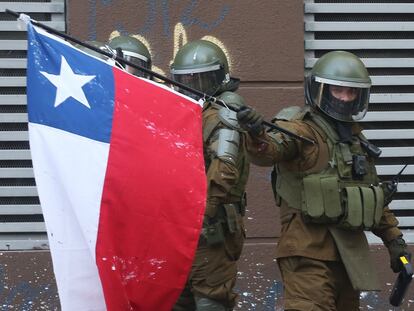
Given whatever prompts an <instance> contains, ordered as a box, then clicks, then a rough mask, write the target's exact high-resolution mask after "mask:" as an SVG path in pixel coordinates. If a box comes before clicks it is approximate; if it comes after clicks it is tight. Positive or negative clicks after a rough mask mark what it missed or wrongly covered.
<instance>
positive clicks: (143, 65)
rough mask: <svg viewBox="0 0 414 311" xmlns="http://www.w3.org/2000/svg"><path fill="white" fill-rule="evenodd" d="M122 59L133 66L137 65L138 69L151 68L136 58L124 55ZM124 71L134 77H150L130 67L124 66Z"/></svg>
mask: <svg viewBox="0 0 414 311" xmlns="http://www.w3.org/2000/svg"><path fill="white" fill-rule="evenodd" d="M124 58H125V59H126V60H127V61H130V62H131V63H133V64H135V65H138V66H140V67H144V68H146V69H150V67H151V65H150V64H149V63H148V62H146V61H144V60H142V59H139V58H137V57H133V56H130V55H124ZM124 69H125V71H127V72H129V73H130V74H133V75H134V76H137V77H141V78H147V79H150V77H151V76H150V75H149V74H147V73H145V72H143V71H142V70H139V69H136V68H134V67H132V66H129V65H126V64H125V66H124Z"/></svg>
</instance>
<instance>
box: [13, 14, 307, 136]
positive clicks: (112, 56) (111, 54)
mask: <svg viewBox="0 0 414 311" xmlns="http://www.w3.org/2000/svg"><path fill="white" fill-rule="evenodd" d="M5 12H6V13H7V14H10V15H13V16H14V17H16V18H17V19H21V20H24V21H27V20H29V21H30V22H31V23H32V24H33V25H35V26H37V27H39V28H42V29H44V30H46V31H48V32H50V33H52V34H54V35H57V36H59V37H61V38H64V39H65V40H69V41H71V42H75V43H77V44H79V45H81V46H84V47H86V48H88V49H90V50H92V51H95V52H97V53H100V54H102V55H105V56H106V57H108V58H110V59H113V60H115V61H116V62H119V63H121V64H126V65H128V66H131V67H133V68H135V69H137V70H140V71H142V72H144V73H146V74H148V75H149V76H152V77H155V78H157V79H160V80H162V81H164V82H166V83H169V84H171V85H174V86H175V87H178V88H180V89H183V90H185V91H188V92H190V93H192V94H194V95H196V96H198V97H200V98H202V99H204V100H207V101H210V102H213V103H216V104H218V105H220V106H222V107H226V108H228V109H230V110H233V111H235V112H239V111H240V109H241V108H238V107H234V106H232V105H229V104H226V103H225V102H224V101H222V100H220V99H217V98H216V97H214V96H211V95H208V94H205V93H203V92H201V91H199V90H196V89H193V88H191V87H189V86H187V85H185V84H182V83H180V82H177V81H175V80H172V79H169V78H167V77H165V76H163V75H161V74H159V73H157V72H155V71H152V70H150V69H147V68H145V67H142V66H140V65H137V64H134V63H133V62H130V61H128V60H127V59H125V58H123V57H122V56H121V55H118V54H117V53H115V52H111V51H109V52H107V51H104V50H101V49H100V48H98V47H96V46H93V45H91V44H88V43H85V42H82V41H80V40H78V39H76V38H74V37H72V36H69V35H67V34H65V33H63V32H60V31H58V30H56V29H54V28H52V27H49V26H47V25H45V24H42V23H40V22H38V21H36V20H34V19H32V18H30V16H28V15H25V14H19V13H17V12H15V11H12V10H9V9H6V10H5ZM262 123H263V125H265V126H267V127H269V128H271V129H273V130H276V131H279V132H281V133H283V134H286V135H288V136H290V137H292V138H295V139H298V140H301V141H303V142H305V143H309V144H315V142H314V141H313V140H311V139H309V138H307V137H304V136H301V135H298V134H295V133H293V132H291V131H289V130H287V129H284V128H281V127H279V126H277V125H275V124H273V123H270V122H267V121H262Z"/></svg>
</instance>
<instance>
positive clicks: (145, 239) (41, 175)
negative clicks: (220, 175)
mask: <svg viewBox="0 0 414 311" xmlns="http://www.w3.org/2000/svg"><path fill="white" fill-rule="evenodd" d="M28 43H29V48H28V67H27V70H28V72H27V76H28V82H27V98H28V115H29V137H30V148H31V152H32V159H33V168H34V173H35V178H36V184H37V189H38V193H39V198H40V202H41V206H42V209H43V214H44V218H45V222H46V227H47V232H48V238H49V243H50V249H51V254H52V260H53V268H54V272H55V276H56V282H57V286H58V291H59V297H60V301H61V306H62V310H68V311H74V310H76V311H82V310H88V311H90V310H114V311H122V310H148V311H162V310H168V311H169V310H171V308H172V306H173V305H174V303H175V301H176V299H177V298H178V296H179V294H180V292H181V290H182V288H183V287H184V284H185V281H186V279H187V276H188V273H189V271H190V269H191V263H192V259H193V256H194V253H195V249H196V247H197V242H198V238H199V235H200V230H201V225H202V219H203V213H204V209H205V201H206V177H205V171H204V160H203V144H202V130H201V124H202V120H201V112H202V107H201V105H200V103H198V102H196V101H194V100H192V99H191V98H188V97H186V96H183V95H180V94H179V93H177V92H175V91H174V90H171V89H169V88H167V87H165V86H163V85H160V84H157V83H155V82H152V81H149V80H146V79H141V78H137V77H135V76H132V75H130V74H128V73H126V72H124V71H122V70H121V69H119V68H117V67H114V66H113V65H112V64H111V63H110V62H106V61H104V60H101V59H98V58H96V57H94V56H90V55H88V54H86V53H84V52H82V51H80V50H78V49H76V48H74V47H73V46H71V45H70V44H68V43H67V42H65V41H63V40H62V39H60V38H58V37H56V36H53V35H51V34H48V33H47V32H45V31H43V30H41V29H40V28H37V27H35V26H33V25H31V24H30V23H29V24H28Z"/></svg>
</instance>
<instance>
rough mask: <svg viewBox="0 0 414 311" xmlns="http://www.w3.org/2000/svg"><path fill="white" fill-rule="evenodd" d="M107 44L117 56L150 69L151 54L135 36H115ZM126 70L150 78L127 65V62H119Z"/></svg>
mask: <svg viewBox="0 0 414 311" xmlns="http://www.w3.org/2000/svg"><path fill="white" fill-rule="evenodd" d="M108 46H109V47H110V48H112V49H113V50H114V51H115V52H116V53H117V55H118V56H122V57H123V58H124V59H126V60H128V61H130V62H132V63H134V64H136V65H138V66H141V67H144V68H147V69H151V54H150V52H149V50H148V48H147V47H146V46H145V45H144V44H143V43H142V42H141V41H139V40H138V39H137V38H135V37H133V36H130V35H127V36H123V35H120V36H117V37H114V38H112V39H111V40H110V41H109V42H108ZM120 65H121V66H122V67H123V68H124V69H125V70H126V71H127V72H129V73H131V74H133V75H135V76H137V77H145V78H150V76H149V75H148V74H146V73H144V72H143V71H141V70H139V69H136V68H133V67H131V66H128V65H127V64H120Z"/></svg>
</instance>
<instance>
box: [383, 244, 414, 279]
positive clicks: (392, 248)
mask: <svg viewBox="0 0 414 311" xmlns="http://www.w3.org/2000/svg"><path fill="white" fill-rule="evenodd" d="M386 246H387V248H388V252H389V254H390V260H391V262H390V263H391V269H392V271H394V272H395V273H397V272H400V271H401V270H402V268H403V264H402V263H401V260H400V257H401V256H405V257H407V259H408V261H411V253H410V252H409V251H408V248H407V244H406V243H405V241H404V239H403V238H401V237H400V238H396V239H394V240H391V241H390V242H389V243H387V245H386Z"/></svg>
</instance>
